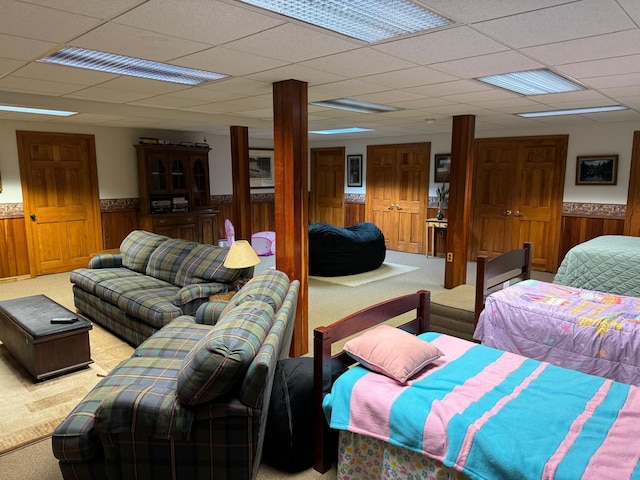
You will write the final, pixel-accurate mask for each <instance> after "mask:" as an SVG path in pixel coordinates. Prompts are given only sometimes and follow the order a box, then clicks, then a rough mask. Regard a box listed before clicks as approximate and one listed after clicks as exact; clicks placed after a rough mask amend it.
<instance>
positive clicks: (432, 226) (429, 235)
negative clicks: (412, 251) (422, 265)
mask: <svg viewBox="0 0 640 480" xmlns="http://www.w3.org/2000/svg"><path fill="white" fill-rule="evenodd" d="M438 229H444V231H445V232H446V229H447V219H446V218H443V219H442V220H438V219H437V218H427V232H426V236H425V238H426V240H427V244H426V246H425V255H426V256H427V258H428V257H429V253H431V256H433V257H435V256H436V231H437V230H438Z"/></svg>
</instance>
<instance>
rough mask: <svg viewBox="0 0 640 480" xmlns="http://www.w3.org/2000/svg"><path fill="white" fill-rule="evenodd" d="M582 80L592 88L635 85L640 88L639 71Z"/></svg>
mask: <svg viewBox="0 0 640 480" xmlns="http://www.w3.org/2000/svg"><path fill="white" fill-rule="evenodd" d="M582 82H583V83H584V84H585V85H588V86H590V87H592V88H604V87H608V88H615V87H634V86H635V87H636V88H638V89H639V90H640V73H627V74H623V75H606V76H602V77H591V78H583V79H582Z"/></svg>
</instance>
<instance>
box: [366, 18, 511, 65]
mask: <svg viewBox="0 0 640 480" xmlns="http://www.w3.org/2000/svg"><path fill="white" fill-rule="evenodd" d="M373 48H375V49H376V50H380V51H381V52H385V53H388V54H390V55H395V56H397V57H399V58H404V59H406V60H409V61H411V62H415V63H417V64H419V65H430V64H432V63H440V62H446V61H449V60H457V59H459V58H467V57H473V56H476V55H486V54H488V53H495V52H500V51H504V50H507V47H505V46H504V45H501V44H499V43H498V42H496V41H494V40H492V39H490V38H489V37H487V36H485V35H482V34H481V33H478V32H476V31H474V30H472V29H471V28H469V27H465V26H461V27H454V28H450V29H446V30H440V31H436V32H431V33H424V34H422V35H417V36H414V37H409V38H405V39H402V40H396V41H391V42H387V43H383V44H380V45H375V46H373Z"/></svg>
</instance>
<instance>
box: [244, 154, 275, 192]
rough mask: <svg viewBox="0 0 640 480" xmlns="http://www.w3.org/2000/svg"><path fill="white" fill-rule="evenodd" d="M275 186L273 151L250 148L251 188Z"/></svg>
mask: <svg viewBox="0 0 640 480" xmlns="http://www.w3.org/2000/svg"><path fill="white" fill-rule="evenodd" d="M273 185H274V182H273V150H272V149H268V148H250V149H249V186H250V187H251V188H272V187H273Z"/></svg>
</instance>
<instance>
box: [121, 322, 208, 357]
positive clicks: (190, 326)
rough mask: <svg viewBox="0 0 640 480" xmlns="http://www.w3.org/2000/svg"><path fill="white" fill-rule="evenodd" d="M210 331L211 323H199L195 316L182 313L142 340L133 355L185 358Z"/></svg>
mask: <svg viewBox="0 0 640 480" xmlns="http://www.w3.org/2000/svg"><path fill="white" fill-rule="evenodd" d="M209 332H211V326H210V325H200V324H197V323H195V322H194V318H193V317H191V316H187V315H182V316H180V317H178V318H176V319H175V320H173V321H172V322H170V323H169V324H168V325H165V326H164V327H162V328H161V329H160V330H158V331H157V332H156V333H154V334H153V335H152V336H150V337H149V338H147V339H146V340H145V341H144V342H142V344H140V345H139V346H138V348H136V350H135V351H134V352H133V355H134V356H136V357H162V358H180V359H184V357H186V356H187V353H189V352H190V351H191V350H193V347H195V346H196V344H197V343H198V342H199V341H200V340H202V339H203V338H204V337H205V336H206V335H207V334H209Z"/></svg>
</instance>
